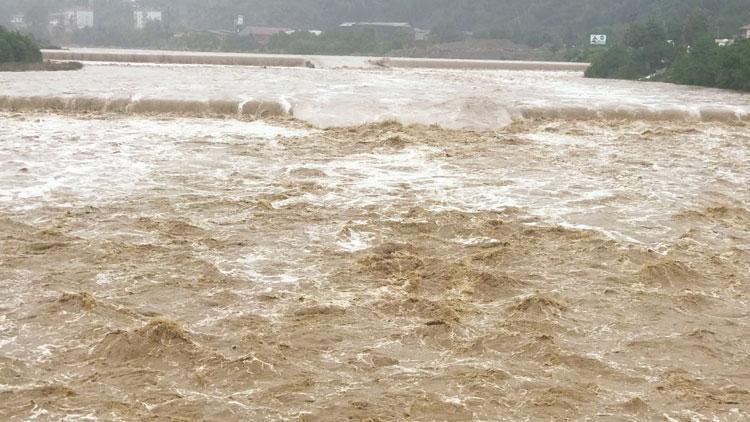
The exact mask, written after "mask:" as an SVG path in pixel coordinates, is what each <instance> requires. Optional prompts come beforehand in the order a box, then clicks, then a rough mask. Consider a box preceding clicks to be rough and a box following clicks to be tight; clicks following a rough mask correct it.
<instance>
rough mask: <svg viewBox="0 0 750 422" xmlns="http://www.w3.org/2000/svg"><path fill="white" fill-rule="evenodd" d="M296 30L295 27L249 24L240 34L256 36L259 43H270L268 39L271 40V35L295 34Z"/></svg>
mask: <svg viewBox="0 0 750 422" xmlns="http://www.w3.org/2000/svg"><path fill="white" fill-rule="evenodd" d="M294 32H296V31H295V30H294V29H289V28H274V27H268V26H247V27H245V28H244V29H243V30H242V31H240V35H242V36H243V37H253V38H255V41H257V42H258V44H268V41H270V40H271V37H273V36H274V35H277V34H293V33H294Z"/></svg>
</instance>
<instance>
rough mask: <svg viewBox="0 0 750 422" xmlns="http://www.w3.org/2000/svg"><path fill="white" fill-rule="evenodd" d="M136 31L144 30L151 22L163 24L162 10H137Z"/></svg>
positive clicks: (134, 16) (134, 18)
mask: <svg viewBox="0 0 750 422" xmlns="http://www.w3.org/2000/svg"><path fill="white" fill-rule="evenodd" d="M133 21H134V24H135V29H143V28H145V27H146V24H148V23H149V22H162V12H161V10H148V9H136V10H134V11H133Z"/></svg>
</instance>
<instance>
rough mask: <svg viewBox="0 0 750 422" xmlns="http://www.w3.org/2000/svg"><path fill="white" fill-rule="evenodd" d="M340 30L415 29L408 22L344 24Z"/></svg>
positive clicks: (340, 26)
mask: <svg viewBox="0 0 750 422" xmlns="http://www.w3.org/2000/svg"><path fill="white" fill-rule="evenodd" d="M339 28H344V29H346V28H375V29H390V30H409V31H412V30H413V28H412V27H411V25H410V24H409V23H408V22H344V23H342V24H341V25H339Z"/></svg>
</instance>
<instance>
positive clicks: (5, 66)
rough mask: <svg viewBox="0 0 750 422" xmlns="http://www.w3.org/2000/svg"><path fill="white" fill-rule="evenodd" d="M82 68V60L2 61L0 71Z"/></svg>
mask: <svg viewBox="0 0 750 422" xmlns="http://www.w3.org/2000/svg"><path fill="white" fill-rule="evenodd" d="M81 69H83V63H81V62H53V61H44V62H33V63H0V72H40V71H46V72H58V71H67V70H81Z"/></svg>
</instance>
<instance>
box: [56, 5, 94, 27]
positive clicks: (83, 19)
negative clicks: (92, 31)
mask: <svg viewBox="0 0 750 422" xmlns="http://www.w3.org/2000/svg"><path fill="white" fill-rule="evenodd" d="M49 24H50V26H51V27H57V28H62V29H63V30H65V31H67V32H69V31H73V30H75V29H85V28H92V27H93V26H94V12H93V11H92V10H85V9H69V10H66V11H64V12H61V13H53V14H51V15H50V20H49Z"/></svg>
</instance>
